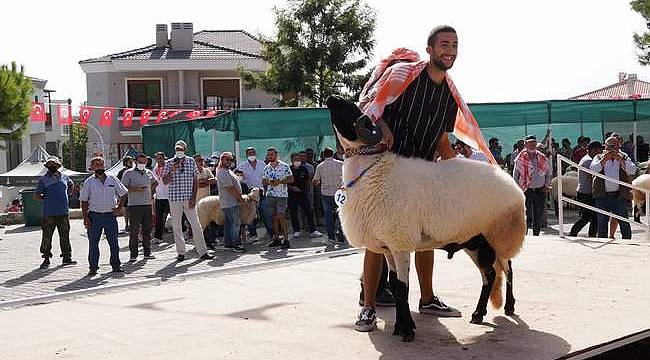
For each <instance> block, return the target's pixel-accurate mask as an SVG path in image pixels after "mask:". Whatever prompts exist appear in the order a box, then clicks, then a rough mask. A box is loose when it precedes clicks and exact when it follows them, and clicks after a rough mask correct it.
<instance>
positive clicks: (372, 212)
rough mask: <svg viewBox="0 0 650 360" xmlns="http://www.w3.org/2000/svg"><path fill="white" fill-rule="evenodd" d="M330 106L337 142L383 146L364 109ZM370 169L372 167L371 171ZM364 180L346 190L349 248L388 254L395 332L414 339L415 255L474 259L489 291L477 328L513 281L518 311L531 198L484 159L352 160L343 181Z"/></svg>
mask: <svg viewBox="0 0 650 360" xmlns="http://www.w3.org/2000/svg"><path fill="white" fill-rule="evenodd" d="M327 106H328V107H329V109H330V112H331V119H332V123H333V125H334V129H335V133H336V135H337V140H338V144H339V145H340V146H341V147H342V148H343V149H344V150H346V151H348V152H349V151H351V150H352V151H354V149H359V148H364V147H368V146H372V145H373V144H376V143H377V142H378V141H379V140H380V139H381V131H380V129H379V128H378V127H376V126H375V125H374V124H373V123H372V121H370V119H369V118H368V117H366V116H361V112H360V111H359V109H358V107H357V106H356V105H354V104H353V103H351V102H349V101H346V100H344V99H342V98H339V97H330V99H328V101H327ZM365 169H367V170H365ZM362 173H363V176H361V177H359V178H358V181H357V182H356V183H355V184H354V185H352V186H350V185H347V189H346V191H345V196H346V200H345V202H344V204H343V205H342V206H341V207H340V208H339V216H340V218H341V225H342V228H343V231H344V233H345V235H346V237H347V238H348V240H349V242H350V244H352V245H353V246H355V247H365V248H367V249H369V250H370V251H373V252H376V253H382V254H384V255H385V256H386V259H387V262H388V264H389V268H390V276H389V284H390V286H391V291H392V292H393V295H394V296H395V300H396V305H397V306H396V321H395V331H394V334H396V335H397V334H399V335H401V336H402V340H403V341H411V340H413V339H414V336H415V333H414V331H413V329H415V324H414V322H413V319H412V318H411V314H410V310H409V307H408V278H409V275H408V273H409V267H410V253H411V252H413V251H418V250H431V249H439V248H442V249H445V250H447V251H448V252H449V257H450V258H451V256H452V255H453V253H454V252H455V251H457V250H460V249H465V251H466V252H467V253H468V254H469V256H470V257H471V258H472V260H473V261H474V263H475V264H476V265H477V267H478V268H479V270H480V272H481V274H482V277H483V287H482V290H481V295H480V298H479V302H478V304H477V307H476V310H475V311H474V313H473V314H472V320H471V322H472V323H482V321H483V316H484V315H485V314H486V313H487V309H486V307H487V302H488V298H490V300H491V302H492V304H493V305H494V307H496V308H498V307H500V306H501V305H502V294H501V282H502V278H503V274H504V273H506V276H507V278H508V281H507V288H506V305H505V310H506V314H513V313H514V303H515V299H514V296H513V294H512V266H511V262H510V259H511V258H512V257H514V256H515V254H517V252H518V251H519V250H520V248H521V246H522V244H523V241H524V237H525V233H526V219H525V197H524V194H523V192H522V191H521V190H520V188H519V186H517V184H516V183H515V181H514V180H513V179H512V177H510V176H509V175H508V174H507V173H505V172H504V171H502V170H501V169H499V168H498V167H496V166H492V165H489V164H486V163H483V162H479V161H471V160H466V159H451V160H445V161H440V162H427V161H425V160H422V159H413V158H405V157H402V156H397V155H395V154H393V153H391V152H384V153H381V154H377V155H359V156H352V157H346V159H345V161H344V162H343V180H344V184H349V183H350V181H352V180H353V179H354V178H356V177H358V176H359V174H362Z"/></svg>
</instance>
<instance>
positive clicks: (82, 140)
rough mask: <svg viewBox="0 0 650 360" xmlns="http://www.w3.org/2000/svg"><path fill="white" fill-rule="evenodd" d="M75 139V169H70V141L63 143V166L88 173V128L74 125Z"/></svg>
mask: <svg viewBox="0 0 650 360" xmlns="http://www.w3.org/2000/svg"><path fill="white" fill-rule="evenodd" d="M72 131H73V137H74V143H73V145H72V146H73V147H74V164H75V167H74V169H73V168H71V167H70V141H66V142H64V143H63V166H64V167H66V168H68V169H70V170H76V171H81V172H86V171H88V170H87V169H86V168H85V167H86V143H87V142H88V128H86V127H84V126H81V125H80V124H73V125H72Z"/></svg>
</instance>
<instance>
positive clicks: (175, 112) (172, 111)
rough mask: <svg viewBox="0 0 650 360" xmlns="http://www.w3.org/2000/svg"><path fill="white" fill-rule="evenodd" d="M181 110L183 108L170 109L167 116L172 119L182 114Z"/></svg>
mask: <svg viewBox="0 0 650 360" xmlns="http://www.w3.org/2000/svg"><path fill="white" fill-rule="evenodd" d="M181 112H182V111H181V110H170V111H169V112H168V113H167V118H168V119H172V118H173V117H174V116H176V115H178V114H180V113H181Z"/></svg>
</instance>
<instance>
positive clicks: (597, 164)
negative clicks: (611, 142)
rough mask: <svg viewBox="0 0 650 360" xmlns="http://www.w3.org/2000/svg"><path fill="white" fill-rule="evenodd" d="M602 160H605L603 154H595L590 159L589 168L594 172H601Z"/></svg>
mask: <svg viewBox="0 0 650 360" xmlns="http://www.w3.org/2000/svg"><path fill="white" fill-rule="evenodd" d="M604 161H605V157H604V156H599V155H596V156H595V157H594V159H593V160H592V161H591V165H589V168H590V169H591V170H593V171H595V172H601V171H602V170H603V162H604Z"/></svg>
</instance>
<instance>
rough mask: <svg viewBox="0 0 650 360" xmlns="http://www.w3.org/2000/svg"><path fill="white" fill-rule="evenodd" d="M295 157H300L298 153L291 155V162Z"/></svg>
mask: <svg viewBox="0 0 650 360" xmlns="http://www.w3.org/2000/svg"><path fill="white" fill-rule="evenodd" d="M296 156H300V154H299V153H291V156H290V159H291V160H293V158H295V157H296Z"/></svg>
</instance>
